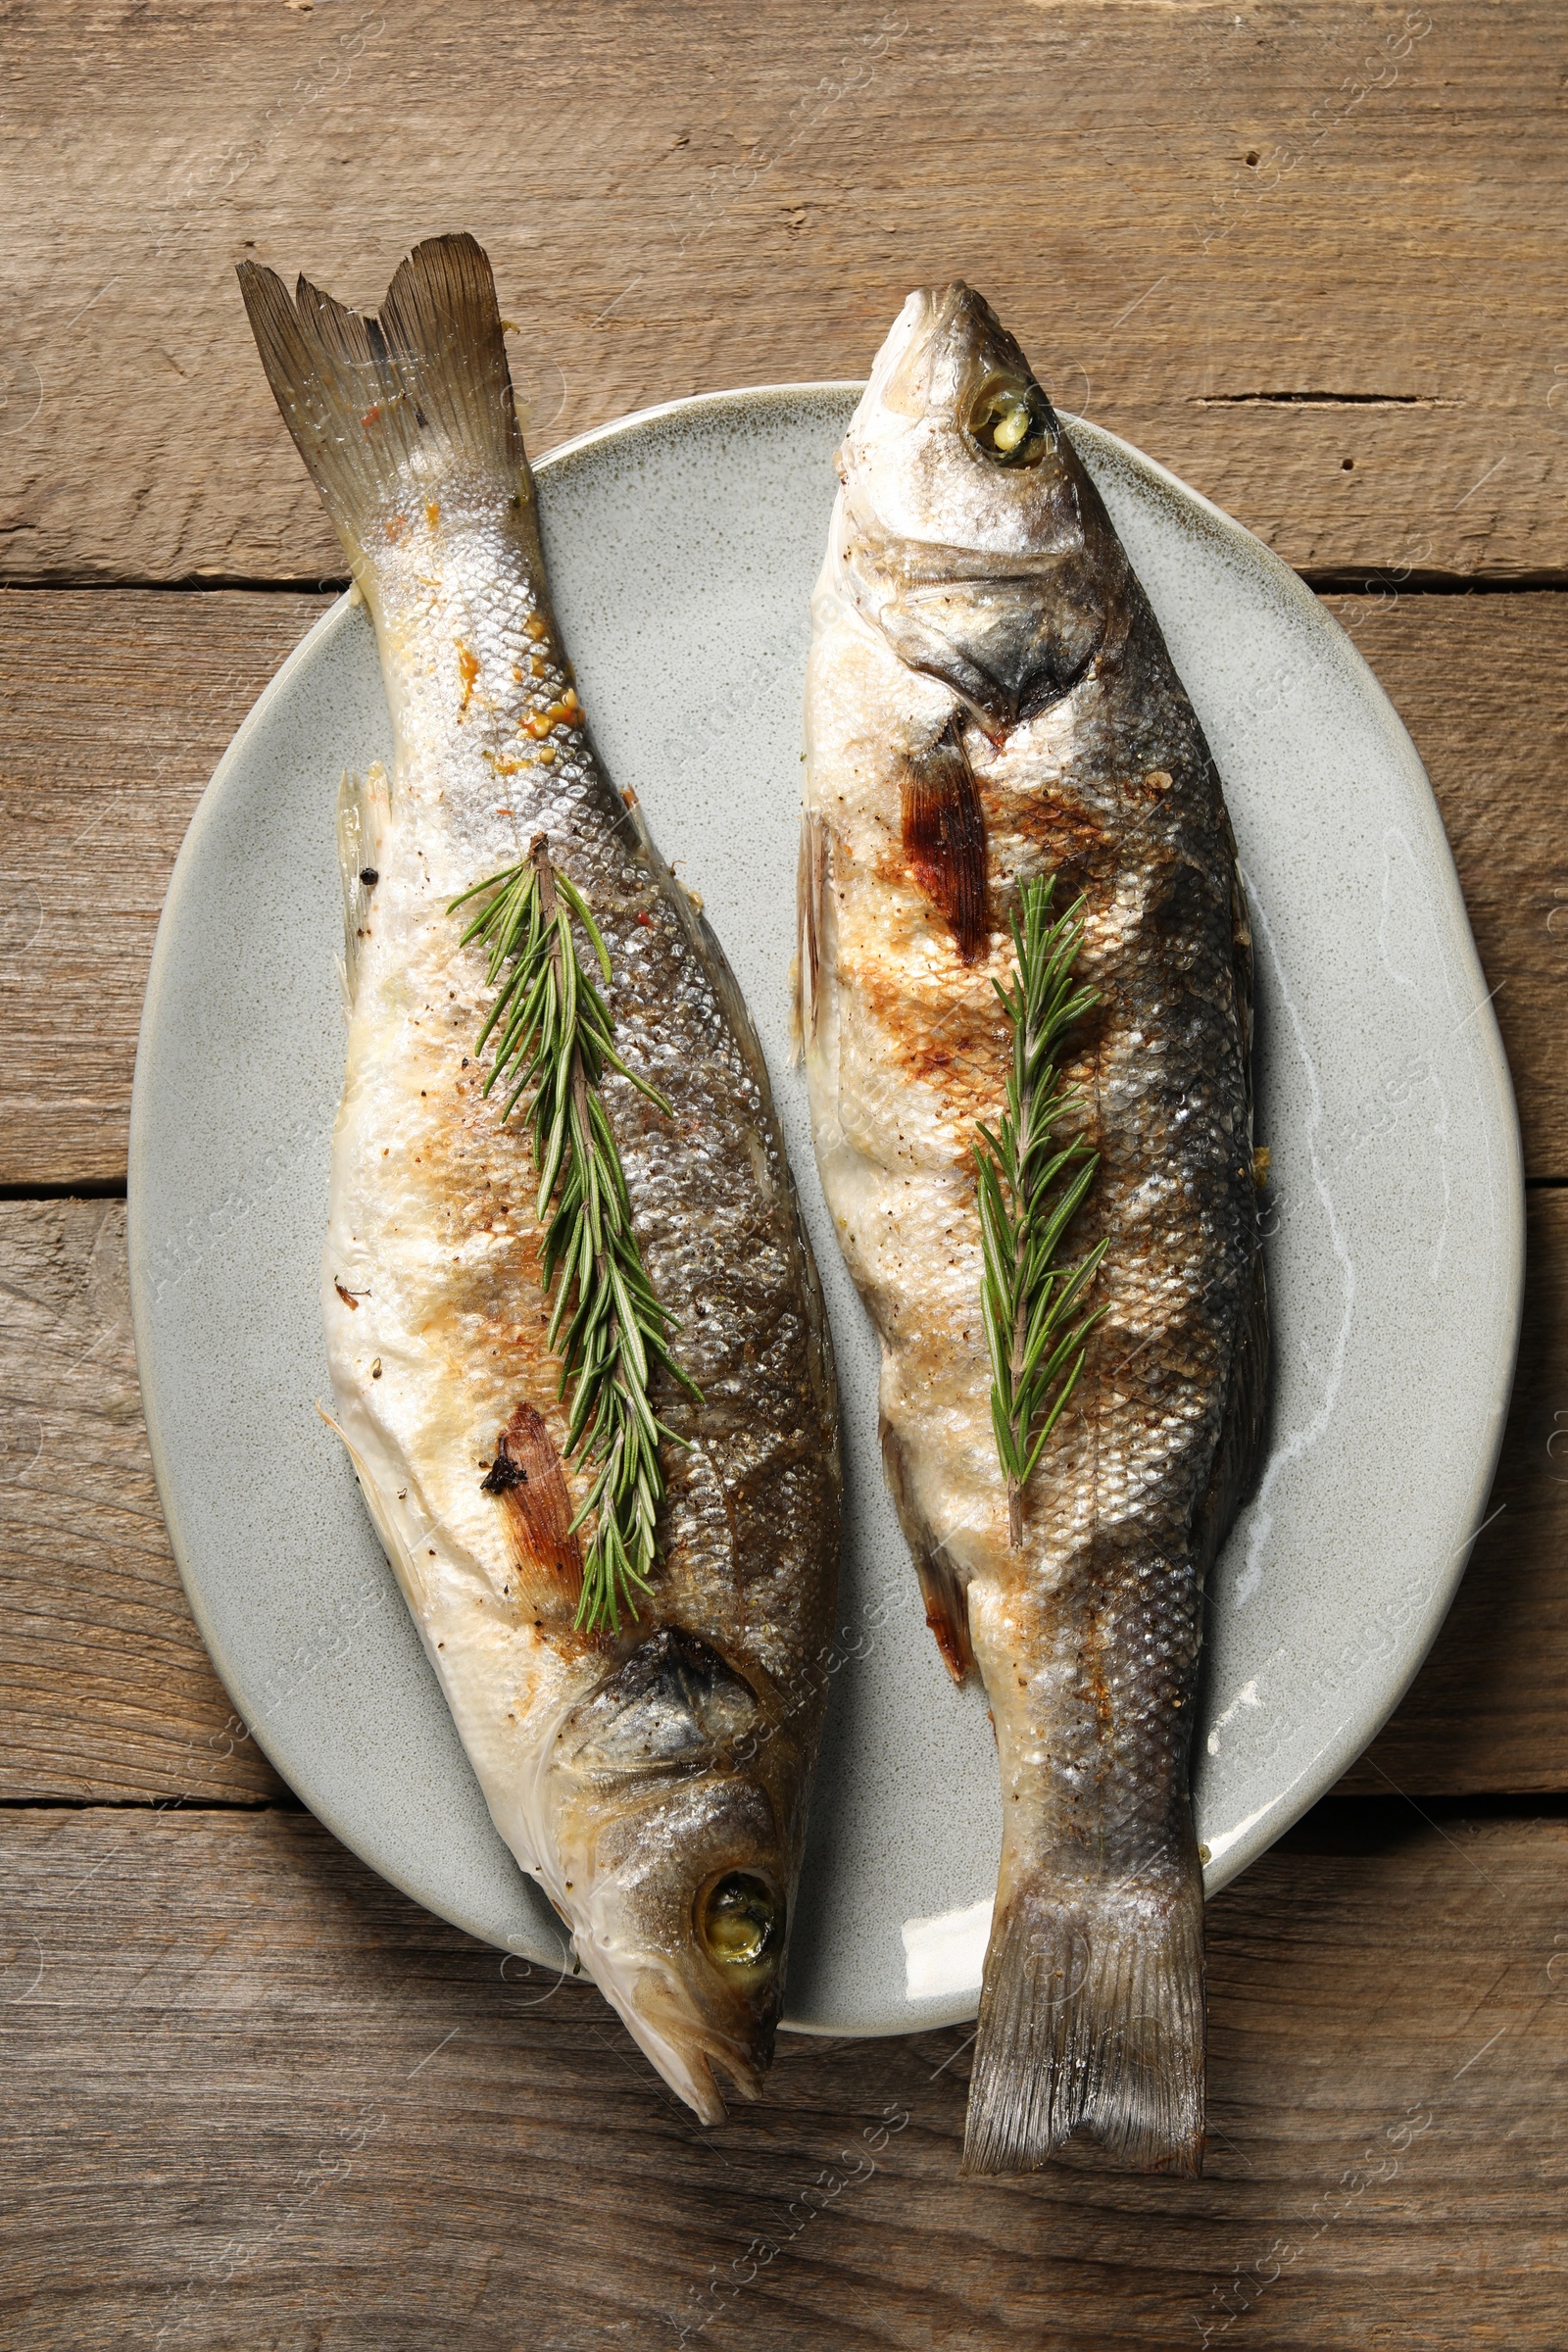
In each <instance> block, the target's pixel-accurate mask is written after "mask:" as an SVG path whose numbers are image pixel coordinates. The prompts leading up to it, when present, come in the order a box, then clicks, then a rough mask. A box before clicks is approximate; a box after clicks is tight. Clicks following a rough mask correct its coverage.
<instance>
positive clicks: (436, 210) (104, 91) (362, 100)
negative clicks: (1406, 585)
mask: <svg viewBox="0 0 1568 2352" xmlns="http://www.w3.org/2000/svg"><path fill="white" fill-rule="evenodd" d="M6 27H7V50H8V63H9V65H10V68H11V75H10V81H9V86H8V96H9V101H10V103H9V105H8V109H7V124H6V129H5V134H4V143H3V147H0V172H3V179H0V187H3V189H4V194H5V198H6V218H7V220H8V221H10V223H11V226H12V233H11V234H10V235H9V236H8V238H7V241H6V253H5V255H4V257H3V259H0V392H3V396H4V406H3V409H0V427H3V429H4V431H5V435H6V441H5V447H6V466H5V469H4V476H3V487H0V502H3V503H0V565H3V568H4V573H5V575H6V576H10V577H13V578H25V579H34V580H37V579H50V580H62V579H65V580H73V579H80V578H83V577H92V578H97V579H103V580H112V581H123V580H127V579H160V580H170V579H181V578H188V577H189V576H191V575H192V574H195V573H201V572H206V573H210V574H212V575H214V576H221V577H226V578H230V579H259V578H265V579H288V580H293V581H296V582H303V581H308V580H312V579H315V578H316V577H318V576H319V574H320V573H321V572H322V571H323V570H325V571H327V572H330V573H332V574H334V575H335V574H337V573H338V572H340V571H341V570H342V568H343V565H342V558H341V556H340V555H339V554H338V552H337V550H336V548H335V546H334V545H333V543H332V541H331V539H330V537H329V535H328V533H327V531H326V529H325V527H324V524H323V522H322V518H321V515H320V513H319V508H318V506H317V504H316V501H315V499H314V497H313V496H312V494H311V493H310V492H309V491H308V489H307V488H306V486H305V483H304V481H303V478H302V475H301V473H300V469H299V466H298V465H297V462H296V460H295V458H294V455H293V452H292V450H291V449H290V448H289V447H288V445H287V442H286V438H285V436H284V434H283V432H282V430H281V428H280V426H279V424H278V421H277V418H276V416H275V414H274V413H273V410H272V407H271V403H270V399H269V397H268V394H267V391H266V389H265V386H264V384H263V381H262V377H261V373H260V370H259V368H258V367H257V365H256V362H255V358H254V355H253V353H252V352H251V350H250V347H249V344H248V340H247V337H246V332H245V328H244V324H243V320H242V317H241V313H240V307H239V303H238V300H237V298H236V294H235V289H234V285H233V280H232V274H231V268H232V264H233V263H234V261H235V260H237V259H238V258H239V257H240V255H241V254H242V253H246V252H255V253H256V254H258V255H259V256H261V257H262V258H264V259H267V260H270V261H274V262H276V263H277V264H278V265H280V266H281V267H283V268H285V269H287V270H289V271H291V272H292V271H293V270H295V269H297V268H300V267H305V266H309V268H310V269H311V270H312V271H313V272H314V273H316V274H317V275H319V277H321V278H322V279H324V281H325V282H326V283H327V284H329V285H330V286H332V287H334V288H335V289H336V290H337V291H339V292H340V293H343V294H345V295H348V296H350V297H354V298H358V299H361V300H375V299H378V298H379V296H380V294H381V292H382V290H383V288H384V286H385V284H386V281H387V278H388V275H389V273H390V270H391V269H392V267H393V266H394V265H395V263H396V262H397V260H398V258H399V257H400V255H401V254H402V253H403V251H404V250H405V249H406V247H407V246H408V244H409V243H410V242H411V241H412V240H413V239H414V238H415V237H417V236H418V235H420V234H425V233H428V232H430V231H431V230H433V229H436V228H439V227H442V226H446V225H449V224H452V223H455V222H461V223H464V224H466V225H467V226H470V227H471V228H473V229H474V230H475V231H476V232H477V233H478V234H479V235H480V236H481V237H482V238H483V239H484V240H485V242H486V244H487V245H488V246H489V248H490V250H491V252H492V253H493V255H494V257H495V260H496V263H497V266H498V270H499V274H500V280H501V284H502V287H503V289H504V295H505V301H506V304H507V307H508V308H509V310H510V311H511V313H512V315H513V316H514V317H515V318H516V319H519V320H520V321H521V322H522V331H521V333H520V334H519V335H518V336H517V338H516V341H515V349H516V351H517V354H518V362H517V370H518V375H519V379H520V381H521V384H522V386H523V389H524V391H525V393H526V394H527V395H528V397H529V398H530V401H531V403H532V406H533V410H534V422H533V427H532V431H533V437H534V440H535V442H536V444H537V445H538V446H540V447H544V446H546V445H547V444H549V443H550V442H553V441H556V440H559V439H561V438H563V437H564V436H565V435H566V434H568V433H571V432H575V431H577V430H579V429H581V428H583V427H585V426H588V425H592V424H595V423H598V422H600V421H602V420H603V419H605V418H607V417H613V416H616V415H619V414H622V413H624V412H625V411H627V410H629V409H633V408H636V407H638V406H640V405H643V404H646V403H649V402H654V401H658V400H662V399H666V398H669V397H671V396H673V395H678V394H683V393H687V392H690V391H692V390H694V389H698V388H704V389H706V388H710V387H712V386H716V385H721V384H734V383H751V382H759V381H766V380H769V379H778V378H784V377H800V376H829V375H839V376H843V375H857V374H860V373H863V372H864V370H865V368H866V366H867V363H868V361H869V359H870V356H871V354H872V352H873V351H874V349H875V347H876V345H877V343H878V341H879V340H880V338H881V336H882V334H883V333H884V331H885V329H886V327H887V326H888V324H889V323H890V322H891V320H892V319H893V317H894V314H895V312H896V311H897V309H898V307H899V305H900V303H901V302H902V300H903V299H904V296H905V294H906V293H907V290H908V288H909V286H910V285H911V284H914V283H917V282H919V281H921V280H924V279H931V278H934V277H942V276H944V275H946V274H949V273H951V272H953V271H955V270H963V271H965V272H967V273H968V274H969V275H970V276H971V277H972V278H973V279H974V281H975V282H976V283H977V284H979V285H980V286H981V287H982V288H983V289H984V290H985V291H987V292H988V293H989V294H990V295H991V296H992V297H993V299H994V300H995V301H996V303H997V305H998V306H999V308H1000V309H1001V310H1002V312H1003V314H1004V315H1005V317H1006V318H1007V319H1009V320H1010V321H1012V322H1013V323H1014V324H1015V326H1016V328H1017V330H1018V331H1019V333H1020V334H1021V336H1022V338H1023V340H1024V341H1025V343H1026V345H1027V347H1028V348H1029V350H1030V352H1031V355H1032V357H1033V358H1034V360H1035V363H1036V365H1037V367H1038V368H1039V369H1040V372H1041V374H1042V377H1043V379H1044V380H1045V381H1046V382H1047V383H1048V384H1049V385H1051V386H1052V387H1053V388H1054V391H1055V393H1056V396H1057V397H1058V398H1059V399H1060V400H1061V401H1062V402H1063V404H1064V405H1066V406H1067V407H1075V406H1076V407H1079V408H1087V409H1089V410H1090V411H1092V413H1093V414H1095V415H1096V416H1098V417H1102V418H1103V420H1104V421H1105V422H1106V423H1107V424H1110V425H1112V426H1113V427H1115V429H1116V430H1118V431H1121V432H1124V433H1126V434H1128V435H1129V436H1130V437H1131V438H1132V439H1133V440H1135V441H1137V442H1138V443H1139V444H1140V445H1141V446H1143V447H1144V448H1147V449H1148V450H1150V451H1151V452H1152V454H1154V455H1155V456H1157V457H1159V458H1161V459H1162V460H1164V461H1165V462H1166V463H1167V464H1169V465H1171V466H1174V467H1175V468H1176V470H1177V471H1178V472H1180V473H1182V474H1184V475H1185V476H1186V477H1187V478H1188V479H1189V480H1191V481H1193V482H1195V483H1197V484H1198V485H1199V486H1200V487H1201V488H1202V489H1204V490H1206V491H1207V492H1209V493H1210V494H1211V495H1212V496H1214V497H1215V498H1217V499H1218V500H1219V501H1220V503H1221V504H1222V505H1225V506H1227V507H1229V508H1230V509H1231V510H1232V512H1234V513H1236V514H1238V515H1241V516H1242V517H1243V519H1244V520H1246V521H1247V522H1249V523H1250V524H1251V525H1252V527H1253V528H1254V529H1256V530H1259V531H1261V532H1262V533H1263V535H1264V536H1265V537H1266V538H1268V539H1269V540H1270V541H1271V542H1272V543H1273V544H1274V545H1275V546H1277V547H1278V548H1279V549H1280V550H1281V552H1282V553H1283V554H1284V555H1285V556H1286V557H1287V559H1288V560H1289V561H1290V562H1291V563H1293V564H1297V565H1299V566H1302V567H1311V566H1316V567H1319V568H1323V567H1329V568H1338V569H1340V570H1342V571H1343V570H1345V569H1347V568H1354V567H1361V566H1366V565H1384V566H1395V565H1406V566H1409V565H1414V566H1416V567H1417V568H1420V569H1426V570H1440V571H1446V572H1452V573H1456V574H1465V575H1469V574H1473V573H1478V572H1485V573H1487V574H1489V575H1491V576H1509V577H1521V576H1536V577H1540V576H1543V575H1544V574H1545V573H1550V574H1551V575H1552V576H1558V575H1560V574H1562V573H1564V572H1565V571H1568V500H1565V498H1564V495H1563V484H1564V471H1563V456H1564V440H1563V434H1564V427H1565V413H1564V402H1565V399H1568V394H1565V392H1564V382H1563V375H1564V368H1568V360H1564V359H1561V358H1559V357H1558V355H1557V351H1556V347H1555V346H1554V344H1553V342H1552V339H1551V335H1550V333H1549V331H1547V329H1546V328H1545V327H1544V319H1548V318H1550V317H1552V316H1554V315H1555V307H1556V302H1557V293H1556V257H1557V254H1558V251H1559V249H1560V246H1561V243H1562V237H1563V232H1564V226H1565V202H1564V191H1565V185H1568V165H1565V153H1564V148H1563V143H1562V139H1561V135H1560V121H1559V107H1558V100H1559V91H1560V84H1561V81H1562V75H1563V69H1564V62H1565V41H1568V27H1565V25H1564V20H1563V16H1562V12H1561V11H1560V9H1558V8H1557V7H1556V6H1555V5H1554V0H1453V4H1452V5H1449V6H1446V7H1444V8H1443V9H1441V10H1432V11H1430V12H1429V11H1424V10H1420V9H1407V8H1405V7H1404V6H1403V5H1402V4H1401V0H1378V4H1377V5H1374V6H1370V7H1369V6H1366V5H1361V4H1358V0H1318V4H1317V5H1313V6H1310V7H1300V6H1286V5H1282V4H1280V0H1250V4H1249V6H1248V7H1247V8H1245V9H1238V8H1237V7H1236V5H1235V0H1188V4H1187V5H1184V6H1182V7H1180V8H1173V7H1170V6H1167V5H1163V4H1156V0H1054V4H1053V5H1050V6H1046V5H1032V4H1029V0H975V5H972V6H970V7H967V8H965V9H963V10H962V11H959V12H955V11H953V10H951V9H942V8H939V7H937V6H936V5H935V4H934V0H907V5H906V0H893V4H892V5H884V0H831V4H830V5H827V6H823V5H821V4H820V0H777V4H776V5H774V6H773V7H771V8H768V9H766V10H761V11H756V10H753V11H748V12H747V14H746V15H745V17H744V19H742V18H738V17H737V15H736V12H735V11H734V9H733V8H732V7H731V6H728V5H726V4H725V0H699V4H697V5H693V4H692V0H655V4H654V5H646V4H645V0H594V5H592V6H588V5H586V4H585V0H564V4H563V5H558V6H555V7H552V8H550V9H544V8H540V7H524V8H517V9H513V10H501V11H497V10H495V9H493V8H489V7H486V6H484V5H483V0H449V4H448V5H443V6H440V7H436V6H433V5H431V4H430V0H411V4H408V5H404V6H402V7H400V8H398V9H397V10H395V11H388V10H383V9H382V8H380V7H379V6H378V5H376V4H375V0H369V4H368V5H360V4H359V0H354V4H353V5H347V6H340V7H336V8H333V9H331V10H327V9H324V8H321V9H316V10H314V11H313V9H312V8H311V7H310V5H309V0H297V4H296V0H291V5H289V6H288V7H283V8H280V7H278V6H277V5H276V4H275V0H243V4H241V5H235V4H233V0H224V4H223V5H214V0H134V4H132V0H96V4H95V5H92V6H90V7H88V8H86V9H85V10H83V9H81V8H77V9H73V10H69V11H61V10H59V9H55V8H51V7H47V6H45V5H44V0H16V4H15V5H11V6H8V8H7V10H6ZM743 28H744V29H743ZM742 30H743V37H737V36H738V35H742ZM68 91H69V92H70V98H71V102H70V105H69V108H68V107H67V106H65V105H64V104H63V93H65V92H68ZM84 431H90V432H94V433H95V434H96V440H95V442H94V446H93V458H94V461H95V462H93V463H90V464H84V463H83V462H82V457H83V440H82V436H83V433H84Z"/></svg>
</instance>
